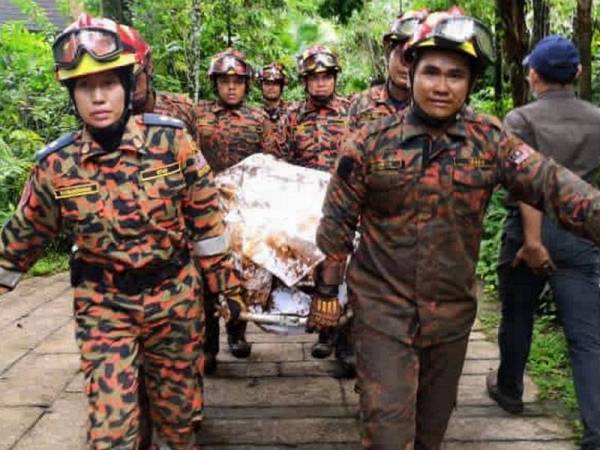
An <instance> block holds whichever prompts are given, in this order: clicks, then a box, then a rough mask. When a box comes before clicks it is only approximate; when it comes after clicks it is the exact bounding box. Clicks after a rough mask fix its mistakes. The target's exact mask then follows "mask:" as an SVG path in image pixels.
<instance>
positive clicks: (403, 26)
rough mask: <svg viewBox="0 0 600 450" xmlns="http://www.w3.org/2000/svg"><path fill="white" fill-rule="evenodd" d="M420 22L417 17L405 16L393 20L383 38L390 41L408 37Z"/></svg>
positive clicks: (402, 39)
mask: <svg viewBox="0 0 600 450" xmlns="http://www.w3.org/2000/svg"><path fill="white" fill-rule="evenodd" d="M420 23H421V19H420V18H418V17H407V18H406V19H399V20H396V21H395V22H394V24H393V25H392V29H391V31H390V32H389V33H387V34H386V35H385V38H386V39H388V40H391V41H405V40H407V39H410V37H411V36H412V35H413V34H414V32H415V30H416V29H417V27H418V26H419V24H420Z"/></svg>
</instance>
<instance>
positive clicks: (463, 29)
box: [433, 16, 494, 61]
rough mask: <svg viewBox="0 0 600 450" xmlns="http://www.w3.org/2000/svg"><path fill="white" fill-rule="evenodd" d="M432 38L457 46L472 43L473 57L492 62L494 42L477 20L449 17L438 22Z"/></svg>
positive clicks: (486, 29) (485, 28) (485, 27)
mask: <svg viewBox="0 0 600 450" xmlns="http://www.w3.org/2000/svg"><path fill="white" fill-rule="evenodd" d="M433 37H434V38H435V39H438V40H439V39H441V40H444V41H447V42H449V43H451V44H456V45H457V46H459V45H461V44H467V43H472V44H473V45H474V46H475V47H476V48H475V51H476V54H475V55H473V56H475V57H483V58H484V59H486V60H488V61H493V60H494V41H493V38H492V33H491V32H490V30H489V28H488V27H487V26H485V25H484V24H483V23H481V22H479V21H478V20H477V19H474V18H472V17H466V16H451V17H447V18H445V19H442V20H440V22H438V24H437V25H436V26H435V29H434V30H433Z"/></svg>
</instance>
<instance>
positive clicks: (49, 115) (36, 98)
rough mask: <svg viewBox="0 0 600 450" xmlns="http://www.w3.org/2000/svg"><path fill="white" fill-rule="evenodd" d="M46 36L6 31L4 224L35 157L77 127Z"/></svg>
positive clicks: (1, 76)
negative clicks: (70, 112)
mask: <svg viewBox="0 0 600 450" xmlns="http://www.w3.org/2000/svg"><path fill="white" fill-rule="evenodd" d="M68 105H69V101H68V96H67V94H66V92H65V90H64V89H63V88H62V87H61V86H60V85H59V84H58V83H57V82H56V80H55V79H54V72H53V61H52V52H51V48H50V45H49V43H48V41H47V40H46V38H45V37H44V35H43V34H36V33H31V32H29V31H27V30H26V29H25V27H24V25H23V24H21V23H6V24H4V25H2V26H0V123H2V127H0V218H6V216H7V214H8V213H9V212H10V211H12V209H13V208H14V205H15V204H16V203H17V202H18V199H19V195H20V192H21V190H22V188H23V184H24V182H25V180H26V179H27V176H28V174H29V170H30V168H31V164H32V162H33V156H34V154H35V152H36V151H38V150H40V149H41V148H42V147H43V146H44V145H45V143H48V142H51V141H52V140H54V139H56V138H57V137H58V136H60V135H61V134H62V133H64V132H65V131H67V130H70V129H73V127H74V126H75V123H76V120H75V118H74V117H73V116H72V115H70V114H68V112H69V106H68Z"/></svg>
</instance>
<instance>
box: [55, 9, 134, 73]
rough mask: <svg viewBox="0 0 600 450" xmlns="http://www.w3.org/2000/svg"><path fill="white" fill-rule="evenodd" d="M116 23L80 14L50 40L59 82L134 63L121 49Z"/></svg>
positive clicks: (130, 53)
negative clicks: (53, 39) (52, 40)
mask: <svg viewBox="0 0 600 450" xmlns="http://www.w3.org/2000/svg"><path fill="white" fill-rule="evenodd" d="M117 31H118V25H117V23H116V22H114V21H113V20H110V19H106V18H95V17H91V16H90V15H88V14H85V13H83V14H81V15H80V16H79V18H78V19H77V20H76V21H75V22H73V23H72V24H71V25H69V26H68V27H67V28H66V29H65V30H64V31H63V32H62V33H61V34H60V35H59V36H58V37H57V38H56V40H55V41H54V44H53V45H52V51H53V55H54V62H55V64H56V77H57V78H58V79H59V80H60V81H64V80H69V79H72V78H77V77H81V76H84V75H90V74H93V73H99V72H104V71H107V70H112V69H116V68H119V67H125V66H129V65H131V66H132V67H133V64H135V54H134V53H133V52H132V51H131V50H128V51H126V50H125V49H124V46H123V43H122V41H121V39H120V37H119V34H118V32H117Z"/></svg>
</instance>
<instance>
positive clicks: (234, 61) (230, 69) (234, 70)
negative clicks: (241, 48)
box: [208, 55, 252, 77]
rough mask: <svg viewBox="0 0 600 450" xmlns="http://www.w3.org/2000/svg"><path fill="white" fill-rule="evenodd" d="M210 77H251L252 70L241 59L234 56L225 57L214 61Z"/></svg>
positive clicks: (209, 72) (209, 71) (209, 70)
mask: <svg viewBox="0 0 600 450" xmlns="http://www.w3.org/2000/svg"><path fill="white" fill-rule="evenodd" d="M208 74H209V75H211V76H212V75H241V76H245V77H250V76H251V75H252V69H251V68H250V66H249V65H248V64H247V63H246V62H245V61H242V60H241V59H239V58H237V57H235V56H233V55H224V56H221V57H219V58H215V59H213V61H212V62H211V63H210V67H209V69H208Z"/></svg>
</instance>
